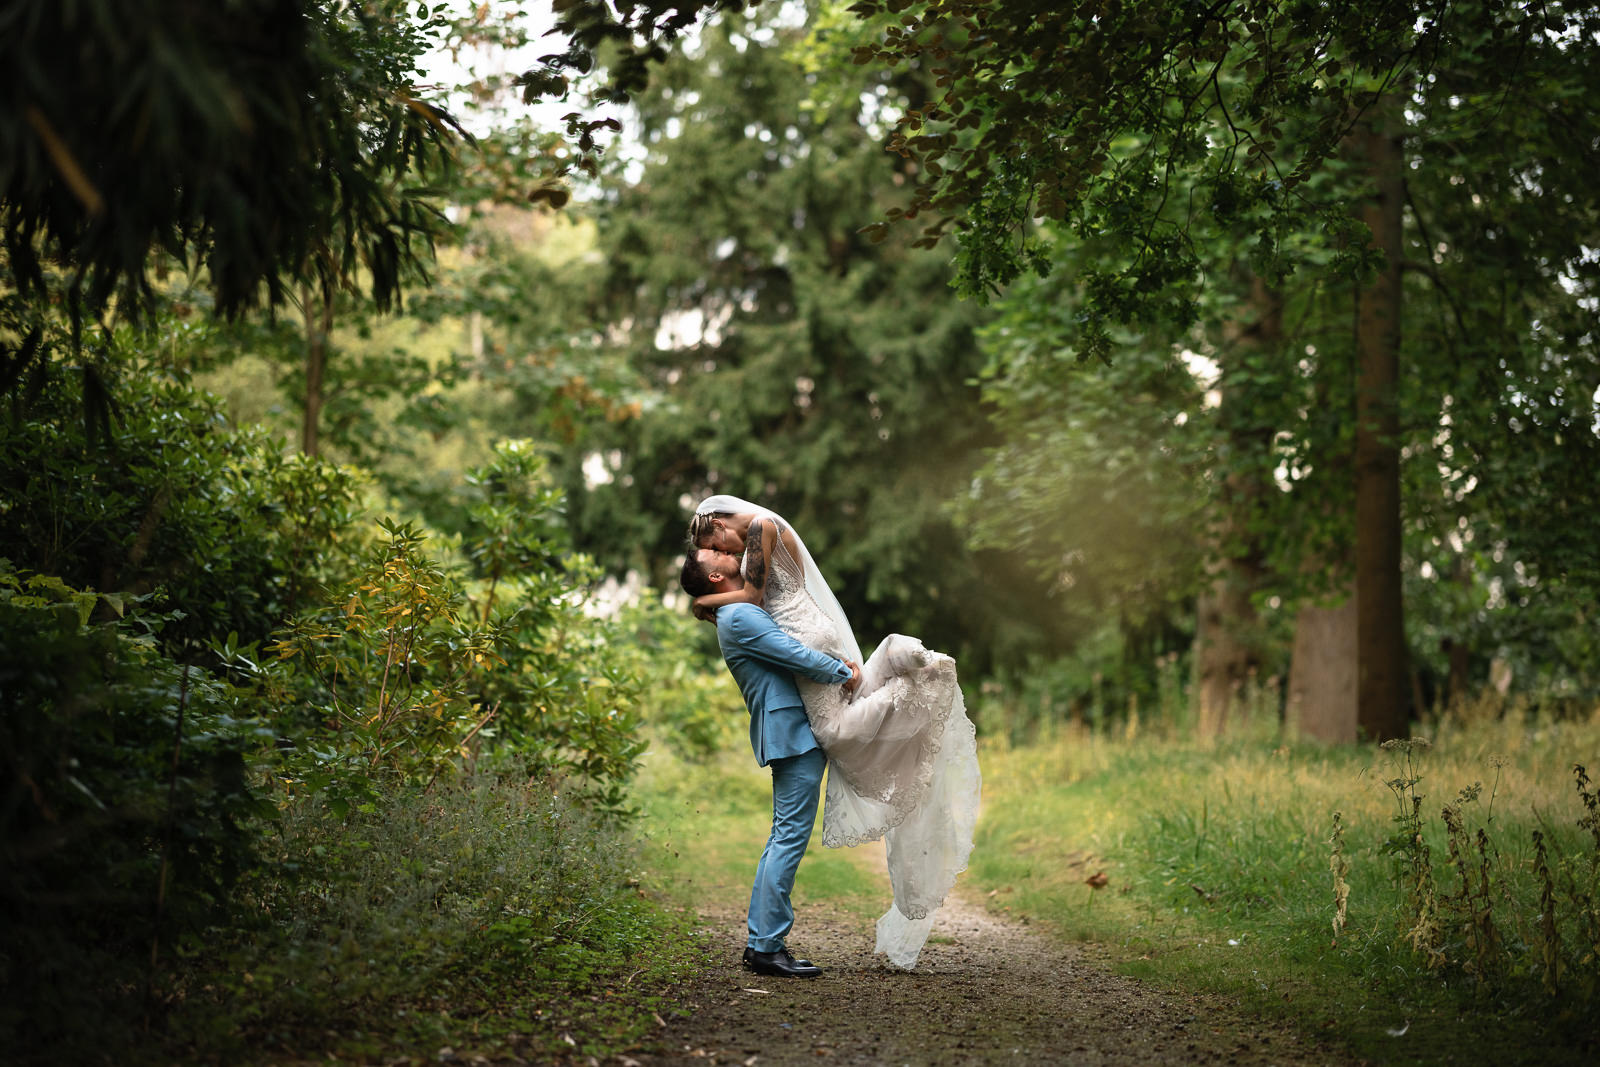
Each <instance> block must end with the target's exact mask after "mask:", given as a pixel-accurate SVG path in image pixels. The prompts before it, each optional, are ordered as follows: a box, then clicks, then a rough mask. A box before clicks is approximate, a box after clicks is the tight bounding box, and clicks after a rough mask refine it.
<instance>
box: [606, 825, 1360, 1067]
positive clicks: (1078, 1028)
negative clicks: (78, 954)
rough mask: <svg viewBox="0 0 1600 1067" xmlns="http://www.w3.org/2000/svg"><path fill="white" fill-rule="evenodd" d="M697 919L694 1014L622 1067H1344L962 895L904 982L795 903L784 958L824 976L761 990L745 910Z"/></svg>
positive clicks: (857, 926)
mask: <svg viewBox="0 0 1600 1067" xmlns="http://www.w3.org/2000/svg"><path fill="white" fill-rule="evenodd" d="M880 856H881V853H880ZM862 858H863V861H865V862H870V856H863V857H862ZM879 862H880V864H881V859H880V861H879ZM879 869H880V870H881V869H882V868H881V866H880V867H879ZM801 873H802V877H803V876H804V871H802V872H801ZM796 888H797V896H798V895H799V893H800V891H802V890H803V886H797V887H796ZM885 894H886V897H887V889H886V890H885ZM700 915H701V917H702V919H703V920H704V922H705V923H706V925H707V927H708V932H709V933H710V935H711V939H712V944H711V947H710V956H709V958H708V960H707V968H706V971H705V973H704V974H703V975H702V976H701V977H700V978H699V979H698V980H696V981H694V982H692V983H689V984H686V985H685V986H684V987H683V989H682V991H681V996H682V1000H683V1002H684V1003H685V1004H686V1005H687V1006H690V1007H691V1008H692V1011H693V1014H692V1015H691V1016H690V1017H689V1018H687V1019H683V1020H678V1021H675V1022H671V1023H669V1024H668V1026H667V1028H666V1030H665V1031H663V1034H662V1037H661V1045H660V1046H659V1047H660V1048H661V1049H663V1051H662V1052H660V1053H658V1054H656V1055H643V1054H635V1055H634V1056H631V1057H625V1058H624V1059H623V1061H622V1063H623V1067H628V1065H629V1064H639V1065H658V1064H675V1063H695V1064H706V1063H722V1064H732V1063H738V1064H747V1065H750V1067H755V1065H762V1067H768V1065H785V1064H801V1063H805V1064H816V1063H818V1062H830V1063H850V1064H911V1065H923V1064H929V1065H933V1064H990V1063H1046V1064H1054V1063H1062V1064H1140V1065H1144V1064H1192V1063H1214V1064H1240V1065H1252V1064H1319V1065H1320V1064H1339V1063H1348V1062H1350V1061H1348V1060H1347V1059H1345V1058H1343V1057H1342V1056H1341V1055H1340V1054H1339V1053H1338V1052H1337V1051H1335V1050H1333V1049H1330V1048H1328V1047H1326V1046H1321V1045H1314V1044H1311V1043H1308V1042H1306V1041H1305V1040H1303V1039H1301V1038H1300V1037H1299V1036H1298V1035H1296V1034H1294V1033H1292V1032H1290V1031H1288V1030H1286V1029H1284V1028H1282V1027H1279V1026H1277V1025H1275V1024H1272V1023H1262V1022H1261V1021H1260V1020H1256V1019H1251V1018H1248V1017H1245V1016H1242V1015H1241V1014H1240V1013H1239V1012H1238V1011H1237V1010H1235V1009H1233V1008H1231V1006H1230V1005H1229V1004H1228V1002H1226V1001H1225V1000H1222V999H1221V998H1217V997H1207V996H1191V995H1185V994H1170V993H1162V992H1158V991H1156V990H1153V989H1151V988H1149V987H1147V986H1145V985H1143V984H1141V983H1140V982H1139V981H1137V980H1136V979H1131V978H1125V977H1121V976H1119V975H1115V974H1112V973H1110V971H1109V970H1108V969H1107V968H1106V966H1105V964H1104V963H1097V962H1096V953H1095V950H1094V949H1093V947H1092V946H1083V945H1072V944H1062V943H1058V942H1057V941H1055V940H1054V939H1052V938H1050V937H1049V936H1048V935H1046V934H1044V933H1041V932H1040V931H1039V930H1037V929H1036V928H1033V927H1030V926H1026V925H1023V924H1021V923H1018V922H1015V921H1011V920H1007V919H1002V918H998V917H996V916H994V915H991V914H990V913H989V912H987V911H986V910H985V909H984V908H983V907H982V906H981V905H980V904H977V903H975V902H974V901H972V900H971V899H969V898H968V897H967V896H965V895H963V894H961V892H960V890H959V889H958V892H957V894H956V895H954V896H953V897H952V899H950V900H949V901H947V902H946V903H945V906H944V908H942V909H941V910H940V914H939V918H938V920H937V922H936V923H935V925H934V930H933V936H932V938H930V940H929V943H928V946H927V948H925V949H924V950H923V953H922V958H921V960H920V961H919V962H918V964H917V968H916V970H915V971H913V972H911V973H905V972H900V971H894V970H891V969H889V968H888V967H887V966H886V965H885V963H884V962H883V958H882V957H881V956H874V955H873V954H872V940H873V924H872V920H870V919H863V918H860V917H858V916H854V915H848V914H845V913H843V912H840V911H838V910H836V909H831V908H828V907H825V906H815V905H813V906H806V905H805V904H804V903H803V902H802V903H801V904H800V905H799V906H798V907H797V909H796V921H795V928H794V932H793V933H792V934H791V935H790V938H789V942H790V947H791V949H793V950H794V951H795V952H796V954H797V955H800V956H803V957H809V958H810V959H812V960H814V961H815V962H816V963H817V964H818V965H819V966H821V967H823V968H824V973H823V975H822V977H821V978H816V979H811V980H808V981H801V980H795V979H776V978H761V977H758V976H756V975H753V974H750V973H749V972H747V971H744V970H743V969H741V967H740V965H739V958H740V954H741V952H742V951H743V949H744V936H743V927H744V911H743V908H742V906H739V907H734V906H730V905H729V904H728V903H727V902H726V901H723V900H717V901H711V902H708V904H707V905H706V906H705V907H704V908H702V909H701V911H700Z"/></svg>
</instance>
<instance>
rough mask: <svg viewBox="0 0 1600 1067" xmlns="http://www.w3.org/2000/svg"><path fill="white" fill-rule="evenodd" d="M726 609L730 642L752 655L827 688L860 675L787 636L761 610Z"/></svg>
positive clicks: (830, 657) (845, 665)
mask: <svg viewBox="0 0 1600 1067" xmlns="http://www.w3.org/2000/svg"><path fill="white" fill-rule="evenodd" d="M722 610H723V612H724V613H728V614H730V615H731V617H730V618H729V619H728V620H727V621H726V622H725V623H724V628H725V630H726V633H727V636H728V638H729V640H731V641H732V643H733V644H734V645H735V646H736V647H737V648H738V649H739V650H740V651H742V652H744V653H745V654H746V655H748V656H753V657H754V658H756V659H759V660H762V661H763V662H766V663H769V664H771V665H772V666H774V667H782V668H783V669H785V670H790V671H793V672H794V673H796V674H803V675H805V676H806V677H807V678H810V679H811V680H812V681H813V682H821V683H822V684H823V685H839V684H842V683H844V682H848V681H850V680H851V679H852V678H854V677H855V676H856V672H855V671H854V670H851V668H850V665H849V664H848V663H846V662H844V661H843V660H839V659H835V658H834V657H832V656H830V655H828V654H827V653H824V652H818V651H817V650H816V649H814V648H811V647H810V646H808V645H803V644H801V643H800V642H799V641H796V640H795V639H794V638H792V637H790V636H789V635H788V634H786V633H784V632H783V629H782V628H781V627H779V626H778V624H777V623H775V622H773V621H772V616H771V615H768V614H767V613H766V612H765V611H762V610H760V609H759V608H758V609H756V610H754V611H751V610H748V609H746V610H738V609H736V608H734V607H732V606H731V605H730V606H729V607H727V608H724V609H722Z"/></svg>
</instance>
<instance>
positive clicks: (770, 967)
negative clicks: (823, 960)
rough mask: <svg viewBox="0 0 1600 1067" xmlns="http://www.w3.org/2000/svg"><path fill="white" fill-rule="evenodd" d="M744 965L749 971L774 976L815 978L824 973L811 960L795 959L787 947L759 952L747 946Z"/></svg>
mask: <svg viewBox="0 0 1600 1067" xmlns="http://www.w3.org/2000/svg"><path fill="white" fill-rule="evenodd" d="M744 966H745V969H746V970H748V971H754V972H755V973H756V974H765V975H770V976H771V977H773V978H815V977H817V976H818V975H820V974H821V973H822V968H821V967H818V966H817V965H816V964H814V963H812V962H811V961H810V960H797V959H795V958H794V957H793V956H791V955H789V950H788V949H786V948H780V949H779V950H778V951H776V952H757V951H756V950H755V949H753V948H748V947H747V948H746V949H745V950H744Z"/></svg>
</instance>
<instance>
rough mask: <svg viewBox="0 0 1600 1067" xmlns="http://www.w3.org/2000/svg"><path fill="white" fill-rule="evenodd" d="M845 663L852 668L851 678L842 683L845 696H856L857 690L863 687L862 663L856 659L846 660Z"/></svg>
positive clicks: (841, 686) (841, 687)
mask: <svg viewBox="0 0 1600 1067" xmlns="http://www.w3.org/2000/svg"><path fill="white" fill-rule="evenodd" d="M844 665H845V666H846V667H849V668H850V680H849V681H848V682H843V683H841V684H840V686H839V688H840V689H843V690H844V695H845V696H847V697H848V696H855V693H856V690H857V689H859V688H860V687H861V664H859V663H857V662H855V661H854V660H849V659H847V660H845V661H844Z"/></svg>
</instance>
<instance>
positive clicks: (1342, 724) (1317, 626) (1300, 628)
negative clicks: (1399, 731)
mask: <svg viewBox="0 0 1600 1067" xmlns="http://www.w3.org/2000/svg"><path fill="white" fill-rule="evenodd" d="M1346 588H1347V589H1348V585H1347V586H1346ZM1358 599H1359V598H1358V595H1357V594H1356V593H1355V592H1354V591H1350V592H1348V593H1347V594H1346V595H1345V597H1344V600H1343V601H1342V602H1338V603H1335V604H1333V605H1331V606H1324V605H1320V604H1311V605H1307V606H1305V607H1302V608H1301V609H1300V613H1299V615H1297V616H1296V618H1295V628H1294V660H1293V662H1292V663H1291V664H1290V667H1289V709H1288V718H1289V723H1290V725H1291V726H1292V727H1293V728H1294V729H1295V730H1297V731H1298V732H1299V733H1300V735H1301V736H1302V737H1314V738H1316V739H1318V740H1320V741H1332V742H1335V743H1337V744H1349V743H1350V742H1353V741H1355V740H1356V736H1357V732H1358V731H1357V722H1358V716H1357V705H1356V699H1357V689H1358V686H1357V683H1356V677H1357V672H1356V671H1355V670H1353V669H1352V667H1353V666H1354V664H1355V663H1356V619H1357V615H1358Z"/></svg>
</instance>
